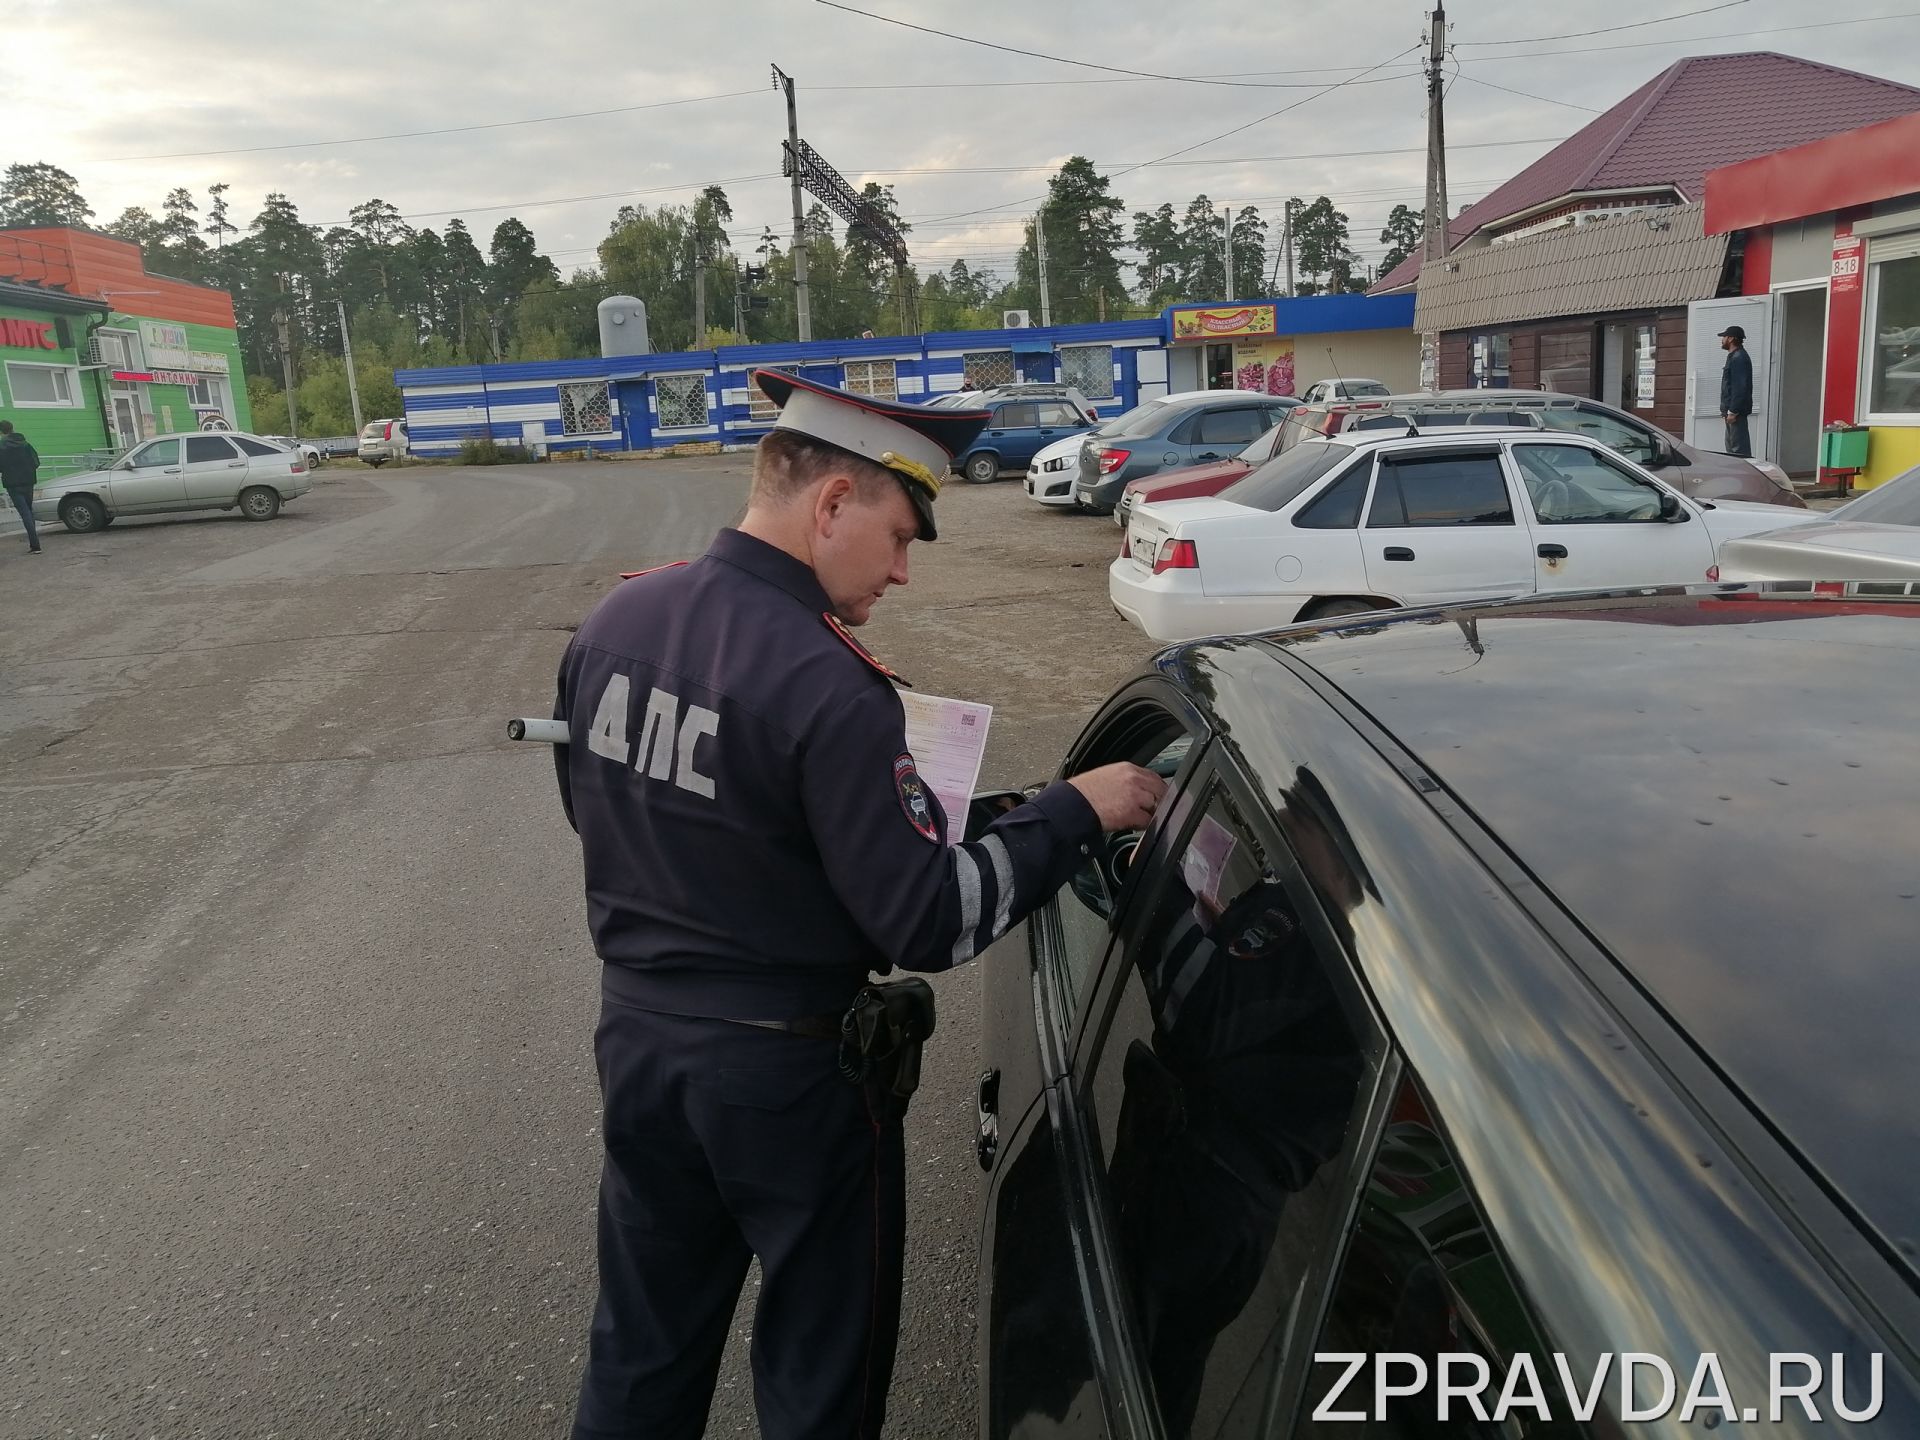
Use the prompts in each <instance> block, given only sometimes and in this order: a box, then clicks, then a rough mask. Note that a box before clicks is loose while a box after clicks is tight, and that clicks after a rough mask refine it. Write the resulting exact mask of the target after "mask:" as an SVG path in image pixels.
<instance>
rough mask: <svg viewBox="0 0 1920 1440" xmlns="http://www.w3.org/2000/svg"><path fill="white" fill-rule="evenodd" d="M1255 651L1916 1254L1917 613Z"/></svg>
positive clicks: (1842, 602) (1698, 603)
mask: <svg viewBox="0 0 1920 1440" xmlns="http://www.w3.org/2000/svg"><path fill="white" fill-rule="evenodd" d="M1309 640H1310V641H1311V642H1312V643H1311V644H1307V643H1304V642H1305V641H1309ZM1264 643H1266V644H1268V645H1270V646H1273V647H1275V648H1276V649H1279V650H1283V651H1285V652H1287V653H1288V654H1290V655H1291V656H1292V657H1293V658H1294V659H1295V660H1296V661H1297V662H1299V663H1301V664H1304V665H1306V666H1309V667H1311V668H1312V669H1313V670H1315V671H1317V672H1319V674H1320V675H1321V676H1322V677H1324V679H1325V680H1326V681H1327V682H1328V683H1329V684H1331V685H1332V686H1334V687H1336V688H1337V689H1339V690H1340V691H1343V692H1344V693H1345V694H1346V696H1347V697H1348V698H1349V699H1350V700H1351V701H1352V702H1353V703H1354V704H1355V705H1357V706H1358V707H1359V708H1360V709H1361V710H1363V711H1365V712H1366V713H1367V714H1368V715H1369V716H1371V717H1372V718H1373V719H1374V720H1375V721H1377V722H1378V723H1379V724H1380V725H1381V726H1382V727H1384V728H1385V729H1386V730H1387V731H1388V732H1389V733H1391V734H1392V735H1393V736H1394V737H1395V738H1396V739H1397V740H1398V742H1399V744H1400V745H1401V746H1403V747H1404V748H1405V749H1406V750H1407V751H1409V752H1410V753H1411V755H1412V756H1413V757H1414V759H1415V760H1416V761H1418V763H1419V764H1420V766H1421V767H1423V768H1424V769H1425V770H1426V771H1427V772H1428V774H1429V775H1430V776H1431V777H1432V778H1433V780H1435V781H1437V782H1438V783H1439V784H1440V785H1441V786H1443V787H1444V788H1445V789H1446V790H1448V791H1450V792H1451V793H1452V794H1453V796H1454V797H1455V798H1456V799H1457V800H1458V802H1459V803H1460V804H1461V805H1463V806H1464V807H1465V808H1466V809H1467V810H1469V811H1471V812H1472V814H1473V815H1474V816H1475V817H1477V819H1478V820H1479V821H1480V822H1481V823H1482V824H1484V825H1485V826H1486V827H1487V829H1488V830H1489V831H1491V832H1492V834H1493V835H1494V837H1495V838H1496V839H1497V840H1498V841H1499V842H1500V843H1501V844H1503V845H1504V846H1505V847H1506V848H1507V849H1508V850H1509V851H1510V852H1511V853H1512V854H1513V855H1514V857H1515V858H1516V859H1517V860H1518V862H1519V863H1520V864H1521V865H1522V866H1523V867H1524V868H1525V869H1526V870H1527V872H1528V873H1529V876H1530V878H1531V880H1532V881H1533V882H1534V883H1537V884H1538V886H1539V887H1540V888H1541V889H1542V890H1543V891H1545V892H1546V893H1547V894H1548V895H1550V896H1552V897H1553V898H1554V899H1555V900H1557V901H1558V902H1559V904H1560V905H1561V906H1563V907H1564V908H1565V909H1566V910H1567V911H1568V912H1570V913H1571V914H1572V915H1573V916H1574V917H1575V919H1576V920H1577V921H1578V922H1579V923H1580V925H1581V926H1582V927H1584V929H1585V930H1586V931H1587V932H1588V933H1589V934H1591V935H1592V936H1593V937H1594V939H1595V940H1596V941H1597V942H1598V943H1599V944H1600V945H1601V946H1602V947H1603V948H1604V949H1605V950H1606V951H1608V952H1609V953H1610V954H1611V955H1612V957H1613V959H1614V961H1615V962H1616V963H1617V964H1618V965H1619V966H1620V967H1621V968H1622V969H1623V970H1624V971H1625V972H1626V973H1627V974H1628V975H1629V976H1630V977H1631V978H1632V980H1633V981H1634V982H1635V983H1636V984H1637V985H1638V986H1639V987H1640V988H1641V989H1642V990H1644V991H1645V992H1646V993H1647V994H1648V995H1649V996H1650V997H1651V998H1652V999H1653V1001H1654V1002H1655V1003H1656V1004H1657V1005H1659V1006H1660V1007H1661V1009H1662V1010H1663V1011H1664V1012H1665V1013H1666V1015H1667V1016H1668V1017H1670V1019H1671V1020H1672V1022H1673V1024H1674V1025H1675V1026H1676V1028H1677V1029H1678V1030H1679V1031H1681V1032H1682V1033H1683V1034H1684V1035H1685V1036H1687V1037H1688V1039H1689V1040H1690V1042H1691V1043H1692V1045H1693V1046H1694V1047H1695V1048H1696V1049H1697V1050H1698V1051H1699V1052H1701V1053H1702V1054H1704V1055H1705V1057H1706V1058H1707V1059H1708V1061H1709V1062H1710V1063H1711V1064H1712V1065H1713V1066H1714V1067H1715V1068H1716V1069H1718V1070H1719V1071H1720V1072H1721V1073H1722V1074H1723V1075H1725V1076H1726V1077H1727V1078H1728V1080H1729V1081H1730V1082H1731V1083H1732V1084H1733V1085H1734V1086H1735V1087H1736V1089H1738V1090H1739V1091H1740V1092H1742V1093H1743V1094H1744V1095H1745V1097H1746V1098H1747V1101H1748V1103H1749V1104H1750V1105H1752V1106H1753V1107H1754V1108H1755V1109H1756V1110H1757V1111H1758V1112H1759V1113H1760V1114H1761V1116H1762V1117H1763V1118H1764V1119H1765V1121H1766V1122H1767V1123H1768V1124H1769V1125H1770V1126H1772V1127H1774V1128H1775V1129H1776V1130H1777V1131H1778V1132H1779V1133H1780V1134H1781V1135H1782V1136H1783V1137H1784V1138H1785V1139H1786V1140H1787V1142H1788V1143H1789V1144H1790V1145H1792V1146H1794V1147H1795V1148H1796V1149H1797V1150H1798V1151H1799V1153H1800V1154H1801V1156H1802V1157H1803V1158H1804V1160H1805V1162H1806V1163H1807V1165H1808V1166H1809V1168H1810V1169H1811V1170H1812V1171H1813V1172H1814V1173H1816V1174H1817V1175H1818V1176H1820V1177H1821V1178H1822V1180H1823V1181H1824V1183H1825V1184H1826V1186H1827V1187H1828V1189H1829V1190H1830V1191H1832V1192H1833V1193H1835V1194H1837V1195H1838V1196H1839V1197H1840V1198H1841V1199H1842V1200H1843V1201H1845V1202H1846V1203H1848V1204H1850V1205H1851V1206H1852V1208H1853V1209H1854V1211H1855V1214H1856V1215H1857V1216H1858V1217H1859V1218H1860V1219H1861V1220H1862V1221H1863V1222H1864V1223H1865V1224H1866V1225H1867V1226H1868V1227H1869V1228H1871V1229H1874V1230H1877V1231H1878V1232H1879V1234H1880V1237H1881V1239H1882V1244H1883V1248H1887V1249H1891V1247H1892V1246H1893V1245H1895V1244H1896V1243H1899V1242H1902V1241H1904V1242H1906V1244H1907V1245H1909V1246H1910V1245H1911V1237H1914V1236H1916V1235H1920V1228H1916V1227H1920V1195H1917V1194H1916V1191H1915V1188H1914V1186H1913V1184H1912V1178H1913V1169H1912V1156H1913V1154H1914V1153H1915V1146H1916V1144H1917V1143H1920V1112H1917V1111H1916V1109H1915V1107H1914V1106H1913V1104H1912V1099H1911V1097H1912V1095H1913V1094H1914V1093H1915V1091H1916V1090H1920V1046H1916V1045H1915V1044H1914V1043H1913V1039H1912V1021H1911V1013H1912V1011H1911V1004H1910V1000H1909V997H1910V995H1911V992H1912V984H1913V971H1914V964H1915V962H1914V959H1913V956H1914V950H1915V946H1914V935H1915V932H1916V926H1917V925H1920V825H1916V824H1915V823H1914V820H1913V817H1914V816H1915V815H1916V814H1920V742H1916V740H1915V738H1914V733H1913V727H1912V716H1913V714H1914V713H1915V712H1916V710H1920V598H1916V599H1896V598H1884V599H1883V598H1878V597H1876V598H1873V599H1866V598H1862V597H1860V596H1858V595H1853V596H1819V595H1810V594H1806V593H1793V592H1786V591H1782V590H1778V589H1775V588H1773V587H1768V586H1721V587H1709V586H1697V587H1691V588H1685V589H1665V590H1642V591H1636V592H1631V593H1616V594H1612V595H1600V596H1572V597H1558V598H1552V599H1549V598H1544V597H1537V596H1536V597H1530V598H1524V599H1521V600H1516V601H1508V602H1503V603H1499V604H1489V605H1480V606H1462V607H1452V608H1435V609H1429V610H1409V611H1396V612H1392V613H1391V614H1382V615H1380V616H1377V617H1368V618H1367V619H1366V620H1364V621H1351V622H1343V623H1341V624H1339V625H1336V626H1332V627H1323V628H1315V629H1311V630H1302V631H1293V632H1281V633H1279V634H1276V635H1272V636H1268V637H1266V638H1265V641H1264ZM1903 655H1904V656H1905V657H1906V659H1905V660H1902V659H1901V658H1900V657H1901V656H1903ZM1906 1263H1907V1264H1908V1265H1909V1267H1910V1268H1913V1267H1914V1258H1913V1255H1912V1253H1911V1250H1910V1249H1909V1250H1908V1251H1907V1252H1906Z"/></svg>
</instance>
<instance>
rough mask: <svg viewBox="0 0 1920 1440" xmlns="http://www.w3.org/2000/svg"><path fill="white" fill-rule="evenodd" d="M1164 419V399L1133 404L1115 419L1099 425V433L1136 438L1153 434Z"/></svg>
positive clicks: (1165, 415) (1165, 414) (1165, 416)
mask: <svg viewBox="0 0 1920 1440" xmlns="http://www.w3.org/2000/svg"><path fill="white" fill-rule="evenodd" d="M1166 419H1167V405H1166V402H1165V401H1164V400H1158V401H1152V402H1150V403H1148V404H1145V405H1137V406H1135V407H1134V408H1133V409H1131V410H1129V411H1128V412H1127V413H1126V414H1124V415H1122V416H1120V418H1119V419H1117V420H1111V421H1108V422H1107V423H1106V424H1105V425H1102V426H1101V427H1100V433H1101V434H1102V435H1112V436H1115V437H1120V436H1124V437H1126V438H1128V439H1135V440H1137V439H1139V438H1140V437H1141V436H1142V435H1151V434H1153V433H1154V432H1155V431H1156V430H1158V429H1159V428H1160V427H1161V426H1162V425H1163V424H1165V423H1166Z"/></svg>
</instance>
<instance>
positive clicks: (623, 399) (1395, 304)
mask: <svg viewBox="0 0 1920 1440" xmlns="http://www.w3.org/2000/svg"><path fill="white" fill-rule="evenodd" d="M1236 304H1237V305H1239V306H1241V307H1249V306H1251V307H1266V306H1272V307H1275V308H1276V311H1277V313H1278V315H1279V317H1280V318H1279V319H1277V320H1276V321H1275V322H1274V323H1275V324H1276V325H1277V324H1285V325H1287V326H1288V327H1289V333H1293V332H1298V333H1301V334H1308V333H1311V334H1313V335H1315V336H1316V337H1319V338H1328V337H1329V335H1330V332H1333V331H1353V332H1361V331H1381V330H1401V331H1404V332H1405V337H1404V338H1405V344H1406V347H1407V348H1408V353H1409V355H1413V354H1414V353H1415V352H1414V349H1413V347H1414V345H1415V341H1414V337H1413V334H1412V329H1411V327H1412V323H1413V304H1412V297H1411V296H1386V297H1369V296H1363V295H1341V296H1325V297H1313V298H1311V299H1293V300H1281V301H1255V302H1236ZM1192 308H1193V307H1176V309H1175V310H1169V311H1167V312H1166V313H1164V314H1162V315H1159V316H1156V317H1154V318H1153V319H1149V320H1122V321H1114V322H1110V323H1107V324H1099V325H1055V326H1051V327H1047V328H1043V329H1029V330H964V331H955V332H951V333H946V334H934V335H906V336H882V337H879V338H876V339H864V340H814V341H809V342H807V343H805V344H770V345H741V346H729V347H725V348H722V349H718V350H691V351H681V352H678V353H674V354H666V355H632V356H622V357H615V358H611V359H601V358H595V359H588V360H543V361H528V362H523V363H518V364H502V365H462V366H450V367H445V368H440V369H432V370H400V371H396V372H395V373H394V380H395V382H396V383H397V384H398V385H399V387H400V392H401V396H402V398H403V401H404V403H405V406H406V417H407V430H408V436H409V445H410V448H411V449H412V451H413V452H414V453H415V454H419V455H447V454H452V453H453V452H454V451H456V450H458V449H459V447H460V444H461V442H462V441H465V440H473V439H481V438H485V437H491V438H493V439H494V440H496V441H498V442H500V443H502V444H522V443H526V442H528V441H532V442H534V443H536V444H539V445H542V446H544V447H546V448H547V449H550V450H579V449H591V450H651V449H656V448H661V447H665V446H669V445H676V444H681V443H685V442H688V441H719V442H722V443H725V444H741V445H750V444H752V443H753V442H754V441H756V440H758V439H759V438H760V437H761V436H762V435H764V434H765V433H766V432H767V430H768V428H769V427H770V426H771V424H772V422H773V418H774V410H773V407H772V406H771V405H770V404H769V403H768V402H767V401H766V399H765V397H763V396H761V395H760V394H759V392H758V391H757V390H754V389H752V388H751V387H750V385H749V383H748V380H747V372H748V371H749V370H751V369H754V368H757V367H761V366H772V367H778V368H781V369H790V370H794V371H796V372H798V373H799V374H801V375H803V376H805V377H807V378H808V379H813V380H819V381H821V382H823V383H825V384H829V385H842V386H845V387H846V388H848V389H850V390H854V391H857V392H859V393H862V394H870V395H876V396H882V397H885V398H889V399H900V400H930V399H932V398H934V397H936V396H938V395H942V394H948V393H951V392H952V391H955V390H959V389H963V388H967V382H969V381H972V382H976V383H980V384H1005V383H1010V382H1013V381H1058V382H1063V383H1066V384H1071V385H1075V386H1078V387H1079V389H1080V391H1081V392H1082V393H1083V394H1084V395H1086V397H1087V398H1088V399H1089V400H1090V401H1091V402H1092V403H1093V404H1094V406H1095V407H1096V408H1097V409H1098V410H1099V411H1100V413H1101V414H1103V415H1113V414H1118V413H1120V412H1121V411H1123V410H1126V409H1130V408H1131V407H1133V406H1134V405H1137V404H1138V403H1140V401H1142V400H1145V399H1149V398H1152V397H1153V396H1156V395H1164V394H1166V393H1168V390H1169V388H1171V389H1174V390H1185V389H1193V388H1196V385H1195V384H1194V383H1192V382H1190V381H1183V380H1182V379H1181V378H1180V375H1181V374H1184V373H1185V372H1186V370H1191V369H1193V368H1194V367H1192V366H1187V367H1184V368H1183V367H1182V365H1181V364H1180V362H1181V361H1182V360H1183V359H1186V358H1187V357H1186V356H1185V355H1183V354H1182V353H1181V352H1182V351H1184V350H1187V349H1190V348H1191V347H1189V346H1183V345H1180V344H1178V343H1177V342H1176V341H1175V340H1174V338H1173V337H1174V323H1173V316H1174V315H1175V314H1176V313H1177V311H1183V310H1190V309H1192ZM1403 312H1404V313H1403ZM1268 333H1269V334H1271V333H1272V332H1271V331H1269V332H1268ZM1329 353H1331V352H1329ZM1375 368H1379V367H1378V366H1376V367H1375ZM1176 372H1178V373H1176ZM1406 388H1409V389H1410V388H1412V386H1411V385H1408V386H1407V387H1406Z"/></svg>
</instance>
